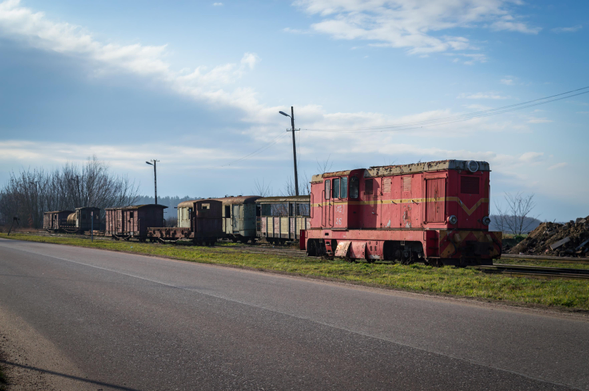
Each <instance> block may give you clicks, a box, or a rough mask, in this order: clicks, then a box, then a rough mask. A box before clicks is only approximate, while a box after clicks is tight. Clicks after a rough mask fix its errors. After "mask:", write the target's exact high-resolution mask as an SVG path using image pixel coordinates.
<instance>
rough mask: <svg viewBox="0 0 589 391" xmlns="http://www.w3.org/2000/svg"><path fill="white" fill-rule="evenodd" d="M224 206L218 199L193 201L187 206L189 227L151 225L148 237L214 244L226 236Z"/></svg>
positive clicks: (161, 240) (159, 239) (158, 239)
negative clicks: (223, 221) (224, 230)
mask: <svg viewBox="0 0 589 391" xmlns="http://www.w3.org/2000/svg"><path fill="white" fill-rule="evenodd" d="M222 207H223V204H222V202H221V201H217V200H210V199H206V200H205V199H203V200H196V201H191V207H190V208H185V209H186V211H188V213H189V215H188V217H189V227H149V228H148V230H147V237H148V238H149V240H150V241H152V242H154V241H156V240H157V241H159V242H176V241H178V240H182V239H190V240H192V241H193V242H194V243H195V244H197V245H201V244H206V245H211V246H212V245H214V243H215V242H216V241H217V239H220V238H222V237H224V232H223V224H222V217H221V210H222Z"/></svg>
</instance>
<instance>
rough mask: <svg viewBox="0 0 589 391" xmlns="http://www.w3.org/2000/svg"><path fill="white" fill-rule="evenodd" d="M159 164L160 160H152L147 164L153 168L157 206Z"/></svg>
mask: <svg viewBox="0 0 589 391" xmlns="http://www.w3.org/2000/svg"><path fill="white" fill-rule="evenodd" d="M157 162H159V160H155V159H153V160H150V161H149V162H147V161H146V162H145V163H147V164H149V165H150V166H153V185H154V188H155V204H156V205H157Z"/></svg>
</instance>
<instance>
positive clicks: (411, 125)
mask: <svg viewBox="0 0 589 391" xmlns="http://www.w3.org/2000/svg"><path fill="white" fill-rule="evenodd" d="M579 91H582V92H579ZM588 93H589V86H587V87H583V88H578V89H575V90H571V91H567V92H562V93H560V94H555V95H550V96H546V97H543V98H538V99H533V100H530V101H526V102H522V103H515V104H512V105H507V106H502V107H498V108H495V109H488V110H481V111H475V112H472V113H466V114H457V115H452V116H447V117H442V118H433V119H428V120H422V121H413V122H406V123H403V124H399V125H389V126H372V127H361V128H354V129H347V130H338V129H312V128H306V129H304V130H307V131H314V132H338V133H356V132H363V133H372V132H384V131H387V130H407V129H415V128H422V127H430V126H439V125H447V124H451V123H456V122H464V121H467V120H470V119H473V118H481V117H489V116H492V115H498V114H504V113H508V112H510V111H515V110H522V109H526V108H530V107H534V106H539V105H543V104H547V103H551V102H555V101H558V100H563V99H568V98H572V97H575V96H579V95H583V94H588Z"/></svg>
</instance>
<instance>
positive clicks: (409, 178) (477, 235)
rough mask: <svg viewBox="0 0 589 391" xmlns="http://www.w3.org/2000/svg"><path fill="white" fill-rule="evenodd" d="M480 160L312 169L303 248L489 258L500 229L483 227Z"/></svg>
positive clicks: (485, 181)
mask: <svg viewBox="0 0 589 391" xmlns="http://www.w3.org/2000/svg"><path fill="white" fill-rule="evenodd" d="M489 173H490V168H489V164H488V163H487V162H483V161H463V160H445V161H436V162H427V163H416V164H405V165H394V166H383V167H371V168H369V169H364V168H361V169H355V170H349V171H339V172H329V173H324V174H320V175H314V176H313V178H312V182H311V200H310V203H311V224H310V228H309V229H308V230H307V231H306V232H305V239H304V241H302V242H301V248H303V249H306V250H307V253H308V254H309V255H328V256H336V257H343V258H348V259H366V260H369V261H370V260H377V259H383V260H393V261H398V262H403V263H411V262H414V261H418V260H421V261H424V262H426V263H429V264H432V265H460V266H464V265H478V264H492V261H493V259H494V258H498V257H499V256H500V255H501V233H500V232H490V231H489V229H488V226H489V223H490V219H489V187H490V183H489Z"/></svg>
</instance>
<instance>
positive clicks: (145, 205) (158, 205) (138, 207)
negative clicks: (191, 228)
mask: <svg viewBox="0 0 589 391" xmlns="http://www.w3.org/2000/svg"><path fill="white" fill-rule="evenodd" d="M149 207H151V208H162V209H166V208H167V206H166V205H161V204H143V205H130V206H121V207H119V208H105V210H117V209H122V210H138V209H144V208H149Z"/></svg>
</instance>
